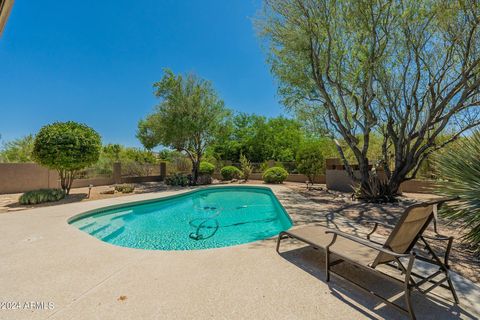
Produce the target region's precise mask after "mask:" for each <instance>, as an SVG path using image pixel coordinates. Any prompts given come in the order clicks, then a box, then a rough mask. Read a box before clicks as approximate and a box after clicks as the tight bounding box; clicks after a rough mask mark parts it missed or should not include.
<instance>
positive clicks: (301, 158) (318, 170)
mask: <svg viewBox="0 0 480 320" xmlns="http://www.w3.org/2000/svg"><path fill="white" fill-rule="evenodd" d="M296 162H297V170H298V172H300V173H303V174H304V175H306V176H307V177H308V180H309V181H310V182H311V183H314V182H315V178H316V177H318V176H319V175H320V174H322V173H323V172H324V171H325V166H324V162H325V159H324V157H323V154H322V150H321V148H320V144H319V143H315V142H305V143H304V144H302V145H301V146H300V148H299V150H298V153H297V159H296Z"/></svg>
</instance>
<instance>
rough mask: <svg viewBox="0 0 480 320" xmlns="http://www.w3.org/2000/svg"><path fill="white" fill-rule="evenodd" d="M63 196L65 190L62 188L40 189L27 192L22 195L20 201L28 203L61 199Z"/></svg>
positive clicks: (24, 203)
mask: <svg viewBox="0 0 480 320" xmlns="http://www.w3.org/2000/svg"><path fill="white" fill-rule="evenodd" d="M63 198H65V191H63V190H62V189H40V190H34V191H28V192H25V193H24V194H22V195H21V196H20V199H19V202H20V204H23V205H28V204H39V203H44V202H53V201H59V200H61V199H63Z"/></svg>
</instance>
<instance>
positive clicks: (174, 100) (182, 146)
mask: <svg viewBox="0 0 480 320" xmlns="http://www.w3.org/2000/svg"><path fill="white" fill-rule="evenodd" d="M153 86H154V88H155V96H157V97H158V98H160V99H161V102H160V104H159V105H158V106H157V108H156V110H155V112H153V113H152V114H150V115H149V116H147V118H146V119H144V120H141V121H140V122H139V124H138V132H137V137H138V138H139V140H140V141H141V142H142V144H143V145H144V146H145V148H147V149H152V148H154V147H155V146H157V145H163V146H167V147H171V148H173V149H176V150H178V151H182V152H185V153H186V154H187V155H188V157H189V158H190V160H191V161H192V178H193V183H194V184H196V182H197V178H198V170H199V167H200V162H201V160H202V157H203V155H204V153H205V149H206V148H207V147H208V145H209V144H210V143H212V141H213V140H214V139H215V137H216V136H217V135H218V133H219V131H221V130H222V128H223V127H224V125H225V122H226V119H227V116H228V115H229V111H228V110H227V109H226V108H225V106H224V102H223V101H222V100H221V99H219V98H218V96H217V94H216V92H215V90H214V89H213V88H212V85H211V84H210V82H208V81H205V80H202V79H199V78H198V77H196V76H194V75H187V76H182V75H175V74H173V72H172V71H171V70H165V74H164V76H163V77H162V79H161V80H160V81H159V82H157V83H155V84H154V85H153Z"/></svg>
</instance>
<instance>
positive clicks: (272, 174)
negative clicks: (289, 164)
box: [263, 167, 288, 183]
mask: <svg viewBox="0 0 480 320" xmlns="http://www.w3.org/2000/svg"><path fill="white" fill-rule="evenodd" d="M287 177H288V172H287V170H285V169H283V168H282V167H271V168H269V169H267V170H266V171H265V172H264V173H263V181H265V182H266V183H283V181H285V179H287Z"/></svg>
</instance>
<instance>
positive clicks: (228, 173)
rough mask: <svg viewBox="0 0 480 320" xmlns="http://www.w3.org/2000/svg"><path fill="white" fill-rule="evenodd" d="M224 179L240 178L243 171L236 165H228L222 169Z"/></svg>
mask: <svg viewBox="0 0 480 320" xmlns="http://www.w3.org/2000/svg"><path fill="white" fill-rule="evenodd" d="M220 174H221V175H222V178H223V180H232V179H239V178H240V177H241V176H242V172H241V171H240V170H239V169H238V168H237V167H234V166H226V167H223V168H222V170H220Z"/></svg>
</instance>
